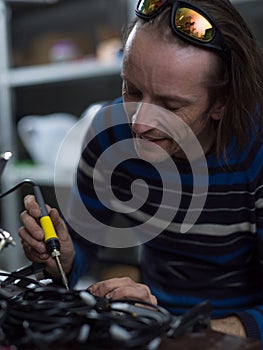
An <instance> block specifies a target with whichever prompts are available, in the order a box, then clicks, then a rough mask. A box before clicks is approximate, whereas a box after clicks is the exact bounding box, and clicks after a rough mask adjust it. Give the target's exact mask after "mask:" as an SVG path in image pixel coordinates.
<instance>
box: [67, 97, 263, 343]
mask: <svg viewBox="0 0 263 350" xmlns="http://www.w3.org/2000/svg"><path fill="white" fill-rule="evenodd" d="M122 108H123V106H122V104H117V107H114V108H113V109H111V108H107V109H106V111H104V112H102V111H101V112H100V113H98V114H97V115H96V116H95V118H94V119H93V121H92V124H91V127H90V128H89V133H88V134H87V135H89V136H88V137H87V139H86V141H85V143H84V146H85V147H84V148H83V149H84V150H83V153H82V156H81V159H80V162H79V167H78V173H77V182H76V184H77V185H76V187H77V189H75V190H74V191H73V196H72V200H71V206H70V217H69V218H68V220H69V225H70V226H71V227H74V231H77V232H78V233H79V232H83V231H85V234H84V235H83V233H81V237H80V236H78V235H77V234H76V233H72V235H73V238H74V242H75V248H76V258H75V263H74V267H73V271H72V275H71V283H72V284H74V283H75V282H76V281H77V279H78V278H79V277H80V276H81V275H82V274H85V273H87V271H88V269H89V268H90V265H91V261H92V260H94V258H95V255H96V248H97V245H96V244H92V243H90V242H89V241H91V242H93V243H94V242H95V243H97V238H98V237H99V240H100V242H102V241H103V240H104V239H105V241H106V239H107V235H105V237H106V238H105V237H103V235H102V232H101V227H102V226H101V225H100V224H97V223H98V222H99V223H103V225H108V226H111V225H112V218H113V216H114V215H115V216H116V215H119V216H123V215H124V216H125V218H126V220H127V221H126V224H125V225H127V226H123V227H122V229H123V232H126V228H127V227H128V226H129V227H132V231H133V232H134V237H133V240H134V241H135V242H138V243H137V244H140V243H141V242H144V244H142V247H141V257H140V267H141V273H142V281H143V283H146V284H147V285H148V286H149V287H150V289H151V292H152V293H153V294H154V295H155V296H156V297H157V299H158V303H159V304H160V305H162V306H164V307H166V308H167V309H168V310H169V311H170V312H172V313H174V314H182V313H184V312H185V311H186V310H187V309H189V308H190V307H192V306H194V305H196V304H197V303H199V302H201V301H203V300H209V301H210V302H211V304H212V307H213V311H212V317H214V318H221V317H226V316H227V315H230V314H235V315H237V316H238V317H240V318H241V320H242V322H243V324H244V326H245V328H246V332H247V335H248V336H249V337H253V338H257V339H260V338H262V339H263V305H262V297H263V293H262V292H263V268H262V257H263V145H261V144H260V143H259V142H257V141H255V140H253V141H251V143H250V144H249V146H248V147H247V148H246V149H244V150H243V151H242V152H241V151H239V152H237V151H236V148H235V144H234V142H233V144H232V145H229V147H228V148H227V153H226V157H227V159H228V162H227V163H226V161H225V158H223V157H222V158H220V159H218V158H217V156H216V155H215V154H212V153H211V154H209V155H207V156H206V158H205V160H206V164H205V165H204V164H203V163H202V164H198V161H197V164H195V166H194V169H195V171H196V169H197V172H199V174H198V180H197V181H194V180H195V176H194V174H193V166H192V164H190V162H189V161H188V160H181V161H175V166H176V168H174V169H173V170H172V171H171V169H170V168H169V167H164V169H163V174H165V182H166V185H167V187H165V188H164V184H163V182H164V181H163V178H162V176H160V174H159V173H158V171H157V170H156V169H155V168H154V166H153V165H152V164H148V163H147V162H146V161H144V160H142V159H138V157H136V152H135V150H134V149H133V147H132V146H131V147H130V148H129V149H127V147H124V146H123V145H124V144H123V143H122V141H124V140H131V139H132V135H131V131H130V127H129V125H128V124H127V122H124V121H125V120H126V119H125V116H124V111H123V109H122ZM112 145H115V148H113V149H112V150H111V151H110V152H109V153H107V152H105V150H107V149H108V148H109V147H110V146H112ZM99 157H100V160H101V161H102V164H103V165H102V167H101V168H97V160H98V159H99ZM118 160H121V161H120V162H118ZM112 164H113V165H112ZM204 166H206V167H207V170H208V181H207V187H206V186H205V175H204V174H205V172H204V171H203V170H204V169H203V167H204ZM94 169H95V170H94ZM136 179H140V180H143V181H141V182H138V183H137V186H138V189H137V191H135V192H133V191H134V188H133V187H132V186H131V184H133V183H135V180H136ZM95 180H96V181H97V185H96V190H95V189H94V181H95ZM166 185H165V186H166ZM109 187H110V188H109ZM146 187H147V191H145V188H146ZM194 187H197V189H196V188H194ZM167 188H168V189H167ZM111 191H112V192H111ZM165 192H167V193H168V194H169V195H167V196H166V197H167V198H168V200H167V201H166V202H165V203H164V204H163V202H162V201H163V199H164V198H165V195H166V194H165ZM103 193H106V196H105V197H107V198H106V200H107V199H108V202H109V203H107V204H105V203H102V201H101V198H102V197H101V196H103ZM109 194H112V198H108V197H110V196H109ZM78 196H80V198H81V200H82V202H83V203H84V204H85V208H87V209H88V212H89V213H90V215H91V217H92V220H90V219H89V218H87V220H85V218H84V220H83V215H82V214H80V211H79V207H78V205H76V201H77V199H76V197H78ZM134 197H135V198H134ZM131 199H133V200H134V202H136V203H140V206H139V207H138V208H136V210H131V209H132V208H130V206H129V203H130V201H131ZM193 203H194V204H193ZM200 203H201V204H202V205H201V208H199V207H198V205H199V204H200ZM162 205H163V207H164V209H165V210H163V211H162V212H161V213H159V212H158V211H159V208H160V207H161V206H162ZM189 210H190V212H191V213H192V214H193V215H195V214H196V215H195V222H194V224H193V225H192V226H191V227H190V229H189V230H188V231H186V232H184V231H182V223H185V219H186V217H187V213H189ZM116 212H118V214H116ZM119 212H122V213H123V212H125V214H122V213H119ZM80 216H81V217H80ZM153 217H154V218H155V219H154V220H152V221H150V219H151V218H153ZM116 222H118V220H117V221H116V220H115V224H114V225H116ZM145 222H148V223H149V224H148V225H146V227H144V225H143V224H144V223H145ZM76 223H77V224H78V225H79V227H78V228H77V229H76V227H77V226H76ZM82 226H83V227H82ZM103 227H104V226H103ZM91 232H92V234H91ZM153 232H156V233H153ZM158 232H160V233H158ZM136 240H137V241H136ZM124 242H125V241H124ZM105 245H107V244H105Z"/></svg>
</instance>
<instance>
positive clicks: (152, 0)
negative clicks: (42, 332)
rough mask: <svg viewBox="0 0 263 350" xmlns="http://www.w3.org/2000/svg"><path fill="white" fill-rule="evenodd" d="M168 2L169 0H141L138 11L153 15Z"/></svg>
mask: <svg viewBox="0 0 263 350" xmlns="http://www.w3.org/2000/svg"><path fill="white" fill-rule="evenodd" d="M166 2H167V0H141V1H139V4H138V7H137V11H138V12H140V13H141V14H143V15H146V16H151V15H152V14H154V13H155V12H156V11H158V10H159V8H160V7H162V6H163V5H164V4H165V3H166Z"/></svg>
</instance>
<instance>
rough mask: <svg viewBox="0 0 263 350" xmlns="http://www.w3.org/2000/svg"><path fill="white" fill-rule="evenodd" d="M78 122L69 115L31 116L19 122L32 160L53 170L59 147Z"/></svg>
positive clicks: (20, 133)
mask: <svg viewBox="0 0 263 350" xmlns="http://www.w3.org/2000/svg"><path fill="white" fill-rule="evenodd" d="M77 120H78V119H77V117H75V116H74V115H71V114H67V113H53V114H48V115H29V116H25V117H23V118H21V119H20V120H19V122H18V125H17V128H18V134H19V136H20V138H21V140H22V142H23V144H24V146H25V148H26V150H27V152H28V153H29V155H30V156H31V158H32V160H33V161H34V162H35V163H37V164H45V165H48V166H50V167H51V168H52V169H53V168H54V166H55V162H56V157H57V153H58V150H59V147H60V145H61V143H62V141H63V139H64V137H65V136H66V134H67V133H68V132H69V130H70V129H71V128H72V127H73V126H74V125H75V124H76V122H77Z"/></svg>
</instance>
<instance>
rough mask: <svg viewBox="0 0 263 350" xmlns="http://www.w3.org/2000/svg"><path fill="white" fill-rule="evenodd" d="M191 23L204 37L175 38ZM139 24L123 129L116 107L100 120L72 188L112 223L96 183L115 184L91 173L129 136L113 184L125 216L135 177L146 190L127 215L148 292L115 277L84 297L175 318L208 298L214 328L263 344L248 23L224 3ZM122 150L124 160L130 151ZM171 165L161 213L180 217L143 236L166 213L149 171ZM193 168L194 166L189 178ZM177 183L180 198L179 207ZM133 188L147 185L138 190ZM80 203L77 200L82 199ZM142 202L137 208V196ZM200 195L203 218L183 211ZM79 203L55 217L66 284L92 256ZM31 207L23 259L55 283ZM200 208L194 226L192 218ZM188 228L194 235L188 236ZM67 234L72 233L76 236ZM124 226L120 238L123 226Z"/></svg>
mask: <svg viewBox="0 0 263 350" xmlns="http://www.w3.org/2000/svg"><path fill="white" fill-rule="evenodd" d="M187 14H188V15H191V17H192V18H194V21H195V25H196V32H199V33H200V32H201V29H202V32H203V33H205V34H203V35H200V37H196V35H195V36H194V37H192V36H190V35H189V34H188V33H185V32H183V30H181V29H180V25H179V22H178V18H181V16H186V15H187ZM137 16H138V18H137V21H136V22H135V23H134V24H133V26H132V28H131V29H130V31H129V33H128V35H127V38H126V39H125V45H124V56H123V69H122V77H123V101H124V106H122V104H120V103H117V102H116V109H117V111H118V113H120V109H122V107H123V108H124V110H125V113H124V112H123V115H125V118H127V119H128V124H127V123H126V124H122V122H119V121H118V123H117V122H116V120H115V119H116V118H117V117H116V115H117V113H115V109H114V108H113V109H111V108H109V113H108V109H106V112H105V113H104V112H101V113H98V115H97V116H95V118H94V120H93V121H92V125H91V127H90V129H89V132H88V135H90V136H88V139H89V140H90V142H86V144H85V145H86V147H84V150H83V153H82V158H81V161H80V163H79V168H78V175H77V186H78V191H79V192H78V194H79V195H80V197H81V200H82V201H83V203H84V204H85V207H86V208H88V211H89V212H90V213H91V214H92V217H93V218H95V220H97V222H99V221H100V220H101V221H103V222H104V223H105V224H108V225H109V223H110V220H111V216H112V212H113V210H112V209H109V208H107V207H106V206H105V205H100V200H99V198H100V197H99V194H98V193H97V192H96V190H95V189H94V182H95V180H96V178H98V182H100V186H99V191H102V189H103V184H104V181H108V179H107V176H106V175H105V173H106V171H105V173H103V172H104V171H103V170H101V173H100V172H98V171H96V172H95V171H93V169H95V168H96V166H97V160H98V159H99V158H100V156H101V155H102V154H104V153H105V150H106V148H107V147H109V146H111V144H113V143H116V142H117V143H118V142H120V141H125V140H126V139H129V137H132V138H133V145H134V149H135V153H136V154H137V155H138V158H137V159H133V158H132V157H133V156H134V153H133V151H132V152H131V155H132V157H128V156H127V159H129V160H128V161H127V162H125V161H123V162H121V164H120V166H119V167H117V168H116V169H115V170H114V176H113V180H112V183H111V184H112V187H113V188H112V191H113V192H114V194H115V195H116V197H118V198H119V199H120V200H121V201H123V207H124V208H125V209H126V207H125V206H127V202H128V203H130V202H129V201H130V200H131V199H132V198H131V197H132V194H133V190H132V186H131V184H132V183H133V181H134V180H135V179H136V175H138V174H139V175H138V177H139V178H141V179H143V180H145V181H146V182H148V186H149V194H148V196H146V201H145V203H143V204H141V205H139V206H138V209H136V210H133V211H132V210H131V211H130V212H128V210H127V215H126V217H127V218H128V220H130V223H131V226H132V227H133V229H134V232H135V235H136V234H137V236H136V239H138V236H139V239H140V238H141V236H142V237H143V239H142V241H141V242H142V243H144V244H143V245H142V249H141V271H142V282H143V283H135V282H134V281H132V280H131V279H129V278H120V279H119V278H116V279H110V280H107V281H101V282H98V283H96V284H94V285H93V286H90V288H89V290H90V291H91V292H92V293H93V294H94V295H100V296H106V297H108V298H121V297H127V298H138V299H141V300H145V301H148V302H152V303H156V302H158V303H160V304H161V305H163V306H165V307H166V308H168V309H169V310H170V311H171V312H174V313H176V314H177V313H183V312H185V311H186V310H187V309H188V308H189V307H191V306H193V305H195V304H196V303H198V302H199V301H201V300H204V299H209V300H210V301H211V302H212V305H213V318H214V319H213V321H212V327H213V328H214V329H216V330H221V331H222V332H225V333H230V334H236V335H241V336H248V337H254V338H257V339H261V338H263V329H262V321H263V316H262V312H263V305H262V295H263V294H262V292H263V281H262V277H263V274H262V272H263V269H262V256H263V249H262V248H263V241H262V234H263V204H262V203H263V202H262V198H263V162H262V159H263V146H262V143H261V133H262V106H263V70H262V60H261V56H260V54H259V52H258V49H257V46H256V44H255V41H254V39H253V37H252V34H251V32H250V31H249V29H248V28H247V26H246V24H245V23H244V20H243V19H242V18H241V17H240V15H239V14H238V13H237V12H236V10H235V9H234V8H233V6H232V5H231V3H230V2H229V1H228V0H210V1H208V0H195V1H191V2H184V1H175V0H171V1H169V0H167V1H165V0H148V1H146V0H141V1H139V3H138V6H137ZM118 102H120V101H118ZM164 111H166V113H164ZM120 114H121V113H120ZM126 115H127V116H126ZM101 124H103V127H102V128H100V126H101ZM110 124H112V125H113V127H112V128H110V127H109V125H110ZM178 129H180V130H179V132H178ZM191 133H192V134H193V135H194V136H193V135H192V134H191ZM189 135H190V136H189ZM196 140H197V141H198V144H199V145H200V146H201V149H202V151H203V154H204V157H205V160H206V162H207V163H206V164H207V169H206V167H205V164H204V163H203V162H202V164H201V165H200V160H202V154H201V153H200V152H196V149H197V148H198V147H197V143H196V142H195V141H196ZM85 145H84V146H85ZM121 145H122V144H121V143H120V146H119V148H120V152H119V153H117V154H118V155H123V154H126V152H127V153H128V154H129V150H127V148H126V147H121ZM130 148H132V147H130ZM114 152H115V149H114V150H113V153H112V154H113V157H111V156H106V157H105V159H104V160H105V162H109V160H112V161H113V160H114V155H116V152H115V153H114ZM112 154H111V155H112ZM129 156H130V154H129ZM189 158H190V161H189ZM166 161H168V162H169V161H172V163H173V164H174V165H176V168H177V169H178V173H179V176H178V174H177V175H176V174H175V172H173V171H172V170H170V168H169V166H170V165H168V168H165V169H164V173H165V174H166V175H167V179H168V181H167V182H168V185H169V186H171V184H172V183H174V186H175V187H176V190H174V189H173V188H172V187H169V190H168V191H167V192H169V194H171V198H172V201H173V200H174V203H176V205H172V204H171V203H169V205H166V206H164V207H165V213H169V214H171V213H173V217H172V219H171V222H168V221H169V220H167V217H166V214H163V213H162V214H161V216H160V217H158V220H155V221H152V222H151V228H152V230H154V229H156V228H157V231H158V229H159V228H160V227H162V232H161V233H160V234H154V235H153V236H151V230H150V229H149V227H148V228H147V230H146V232H144V231H143V230H142V231H140V227H141V226H140V224H142V222H143V221H147V220H148V218H149V217H150V216H151V215H153V216H154V215H155V213H156V212H157V211H158V209H159V207H161V206H162V205H161V204H160V203H161V201H162V194H161V193H160V192H161V189H162V181H161V180H162V179H161V180H160V179H159V178H158V176H156V174H155V172H154V170H153V168H152V167H151V165H154V166H155V165H156V166H157V167H158V166H162V165H163V164H166ZM147 162H148V163H147ZM103 164H105V163H103ZM169 164H170V163H169ZM192 169H195V171H193V173H192ZM161 170H163V169H161ZM206 170H207V176H208V179H206V173H205V171H206ZM199 171H200V174H198V181H197V182H198V185H197V187H198V186H199V187H200V188H201V190H200V192H198V193H195V188H194V187H195V186H194V185H195V183H194V178H195V176H196V172H199ZM102 175H103V176H104V177H103V180H101V176H102ZM179 180H180V181H181V193H180V195H181V200H180V201H179V202H176V201H177V197H178V193H179V192H180V191H179V190H180V186H179V187H178V182H179ZM201 180H202V181H201ZM206 180H208V181H207V182H206ZM206 185H207V191H205V190H204V189H205V188H206ZM137 186H138V188H140V189H142V190H143V189H144V188H145V186H143V185H142V184H141V183H139V184H137ZM105 187H107V184H105ZM202 189H203V191H202ZM99 191H98V192H99ZM164 193H165V191H164ZM78 194H76V193H75V197H77V196H78ZM136 196H137V197H138V200H139V199H140V198H139V197H140V193H139V192H137V193H136ZM204 196H205V198H204ZM196 198H198V201H200V198H203V199H204V200H203V202H202V206H201V210H200V208H197V207H198V205H197V207H194V208H191V211H190V214H189V215H188V213H187V209H188V208H189V205H190V206H191V204H192V203H193V201H194V200H195V199H196ZM198 201H197V202H196V203H197V204H198V203H200V202H198ZM113 202H114V201H113ZM72 203H73V204H72V206H71V209H72V213H73V214H72V219H71V221H70V223H69V224H70V225H69V227H68V228H67V227H66V224H65V222H64V221H63V220H62V219H61V217H60V216H59V215H58V213H57V211H56V210H55V209H52V210H51V211H50V215H51V218H52V220H53V223H54V226H55V228H56V231H57V233H58V235H59V238H60V242H61V261H62V265H63V268H64V270H65V272H66V273H67V274H68V275H69V277H70V281H71V286H72V285H74V283H75V282H76V280H77V278H78V277H79V276H80V275H81V274H83V273H85V272H86V271H87V270H88V268H89V267H90V264H91V261H92V260H93V259H94V255H95V251H96V247H95V246H94V245H93V244H89V243H88V241H87V239H86V240H85V239H83V237H80V236H78V233H79V231H78V229H76V226H75V223H76V222H77V223H79V222H80V221H79V220H80V218H79V217H78V215H79V207H78V206H76V205H75V203H76V198H73V202H72ZM114 203H115V202H114ZM177 205H178V208H177ZM25 207H26V211H25V212H23V213H22V214H21V220H22V222H23V224H24V226H23V227H22V228H21V229H20V231H19V234H20V237H21V239H22V244H23V248H24V251H25V254H26V256H27V257H28V258H29V259H30V260H32V261H37V262H44V263H45V266H46V271H47V272H48V273H49V274H50V275H52V276H57V275H58V274H57V269H56V265H55V262H54V261H53V259H52V258H50V256H49V255H48V254H47V252H46V249H45V245H44V242H43V233H42V230H41V228H40V226H38V224H37V218H38V217H39V215H40V211H39V207H38V205H37V204H36V202H35V201H34V198H33V197H32V196H27V197H26V198H25ZM116 208H117V206H116ZM132 208H135V206H134V207H132ZM177 209H178V210H177ZM198 210H200V212H199V213H198V215H197V216H196V217H195V219H194V220H192V222H191V218H192V216H191V212H193V213H194V212H196V211H197V212H198ZM116 211H118V210H116ZM167 215H168V214H167ZM187 215H188V216H187ZM74 217H78V219H77V220H75V219H74ZM186 218H187V220H186ZM189 218H190V219H189ZM82 219H83V218H82ZM74 220H75V221H74ZM185 220H186V224H188V226H187V227H188V228H187V230H183V224H184V223H185ZM87 221H89V220H87ZM95 222H96V221H95ZM189 223H190V224H189ZM81 225H84V226H83V227H84V230H85V229H86V236H85V235H84V236H85V237H87V238H88V239H90V240H91V241H92V242H93V243H94V241H96V239H97V237H100V226H99V228H97V227H96V225H93V226H92V225H91V224H90V228H89V229H87V227H89V224H88V225H87V226H85V223H83V222H81V223H80V227H79V228H80V231H81ZM72 228H74V231H77V232H72V231H73V230H72ZM68 229H69V230H70V231H71V237H72V238H73V241H74V243H72V240H71V237H70V235H69V233H68ZM121 229H123V231H124V230H125V229H126V227H121ZM157 231H156V232H157ZM138 232H139V234H138ZM147 235H149V239H148V240H147V239H146V238H147V237H148V236H147ZM82 236H83V235H82ZM145 237H146V238H145ZM104 238H105V237H103V239H104Z"/></svg>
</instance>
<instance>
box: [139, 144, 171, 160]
mask: <svg viewBox="0 0 263 350" xmlns="http://www.w3.org/2000/svg"><path fill="white" fill-rule="evenodd" d="M136 152H137V155H138V157H139V158H140V159H143V160H145V161H146V162H149V163H161V162H163V161H165V160H167V159H168V158H170V155H169V154H168V153H166V152H165V151H161V150H157V151H156V152H153V151H147V150H145V149H142V148H141V147H139V148H138V147H136Z"/></svg>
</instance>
